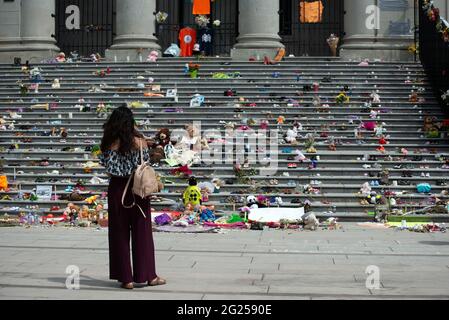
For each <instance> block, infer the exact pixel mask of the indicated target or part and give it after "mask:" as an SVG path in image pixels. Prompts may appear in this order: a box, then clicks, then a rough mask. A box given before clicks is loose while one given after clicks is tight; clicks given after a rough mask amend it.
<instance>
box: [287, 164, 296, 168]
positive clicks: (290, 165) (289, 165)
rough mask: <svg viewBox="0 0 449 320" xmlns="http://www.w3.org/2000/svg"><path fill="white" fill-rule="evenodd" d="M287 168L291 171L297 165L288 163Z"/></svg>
mask: <svg viewBox="0 0 449 320" xmlns="http://www.w3.org/2000/svg"><path fill="white" fill-rule="evenodd" d="M288 167H289V168H290V169H293V168H297V167H298V165H297V164H296V163H289V164H288Z"/></svg>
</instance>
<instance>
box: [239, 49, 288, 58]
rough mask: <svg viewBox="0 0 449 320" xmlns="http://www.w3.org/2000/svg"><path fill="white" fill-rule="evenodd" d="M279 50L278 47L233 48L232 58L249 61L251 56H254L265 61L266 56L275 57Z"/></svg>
mask: <svg viewBox="0 0 449 320" xmlns="http://www.w3.org/2000/svg"><path fill="white" fill-rule="evenodd" d="M278 50H279V49H278V48H252V49H247V48H233V49H231V58H232V59H233V60H243V61H248V59H249V58H250V57H254V58H256V59H258V60H259V61H263V58H264V56H267V57H269V58H271V59H274V57H275V56H276V54H277V52H278Z"/></svg>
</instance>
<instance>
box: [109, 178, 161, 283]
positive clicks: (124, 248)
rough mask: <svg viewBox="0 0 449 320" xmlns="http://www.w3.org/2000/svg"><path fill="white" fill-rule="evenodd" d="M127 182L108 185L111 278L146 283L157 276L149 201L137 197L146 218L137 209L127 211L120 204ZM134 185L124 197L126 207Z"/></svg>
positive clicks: (114, 179)
mask: <svg viewBox="0 0 449 320" xmlns="http://www.w3.org/2000/svg"><path fill="white" fill-rule="evenodd" d="M127 181H128V178H118V177H111V180H110V182H109V188H108V207H109V275H110V279H112V280H118V281H120V282H123V283H131V282H135V283H145V282H148V281H152V280H154V279H155V278H156V277H157V275H156V264H155V259H154V243H153V231H152V227H151V209H150V201H149V200H148V199H142V198H140V197H138V196H135V199H136V204H138V205H139V206H140V207H141V208H142V210H143V211H144V213H145V215H146V218H144V216H143V215H142V212H140V210H139V208H138V207H137V206H134V207H133V208H131V209H126V208H124V207H123V205H122V203H121V201H122V194H123V190H124V189H125V186H126V182H127ZM132 185H133V183H132V181H131V184H130V187H129V188H128V191H127V195H126V198H125V205H127V206H129V205H131V204H132V202H133V196H132V191H131V189H132ZM130 235H131V240H132V241H131V242H132V268H131V261H130V260H131V259H130Z"/></svg>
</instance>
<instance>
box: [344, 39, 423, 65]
mask: <svg viewBox="0 0 449 320" xmlns="http://www.w3.org/2000/svg"><path fill="white" fill-rule="evenodd" d="M413 43H414V41H413V38H410V37H398V38H377V41H376V42H374V41H373V39H372V38H371V39H370V38H363V39H361V38H358V37H351V38H348V39H345V43H344V44H343V45H342V46H341V48H340V57H341V58H342V59H343V60H356V61H359V60H360V61H361V60H363V59H370V60H374V59H381V60H382V61H414V59H415V55H414V54H413V53H411V52H409V51H408V48H409V46H411V45H412V44H413Z"/></svg>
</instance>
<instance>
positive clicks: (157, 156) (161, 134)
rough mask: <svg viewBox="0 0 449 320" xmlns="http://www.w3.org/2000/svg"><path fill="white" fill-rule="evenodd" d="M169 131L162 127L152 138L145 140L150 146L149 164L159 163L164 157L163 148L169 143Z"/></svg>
mask: <svg viewBox="0 0 449 320" xmlns="http://www.w3.org/2000/svg"><path fill="white" fill-rule="evenodd" d="M170 139H171V133H170V130H169V129H167V128H162V129H160V130H159V131H158V133H157V134H156V137H155V138H154V139H150V140H148V141H147V143H148V146H149V147H150V162H151V164H157V165H158V164H160V162H161V161H162V160H163V159H165V151H164V148H165V146H166V145H168V144H169V143H170Z"/></svg>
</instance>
